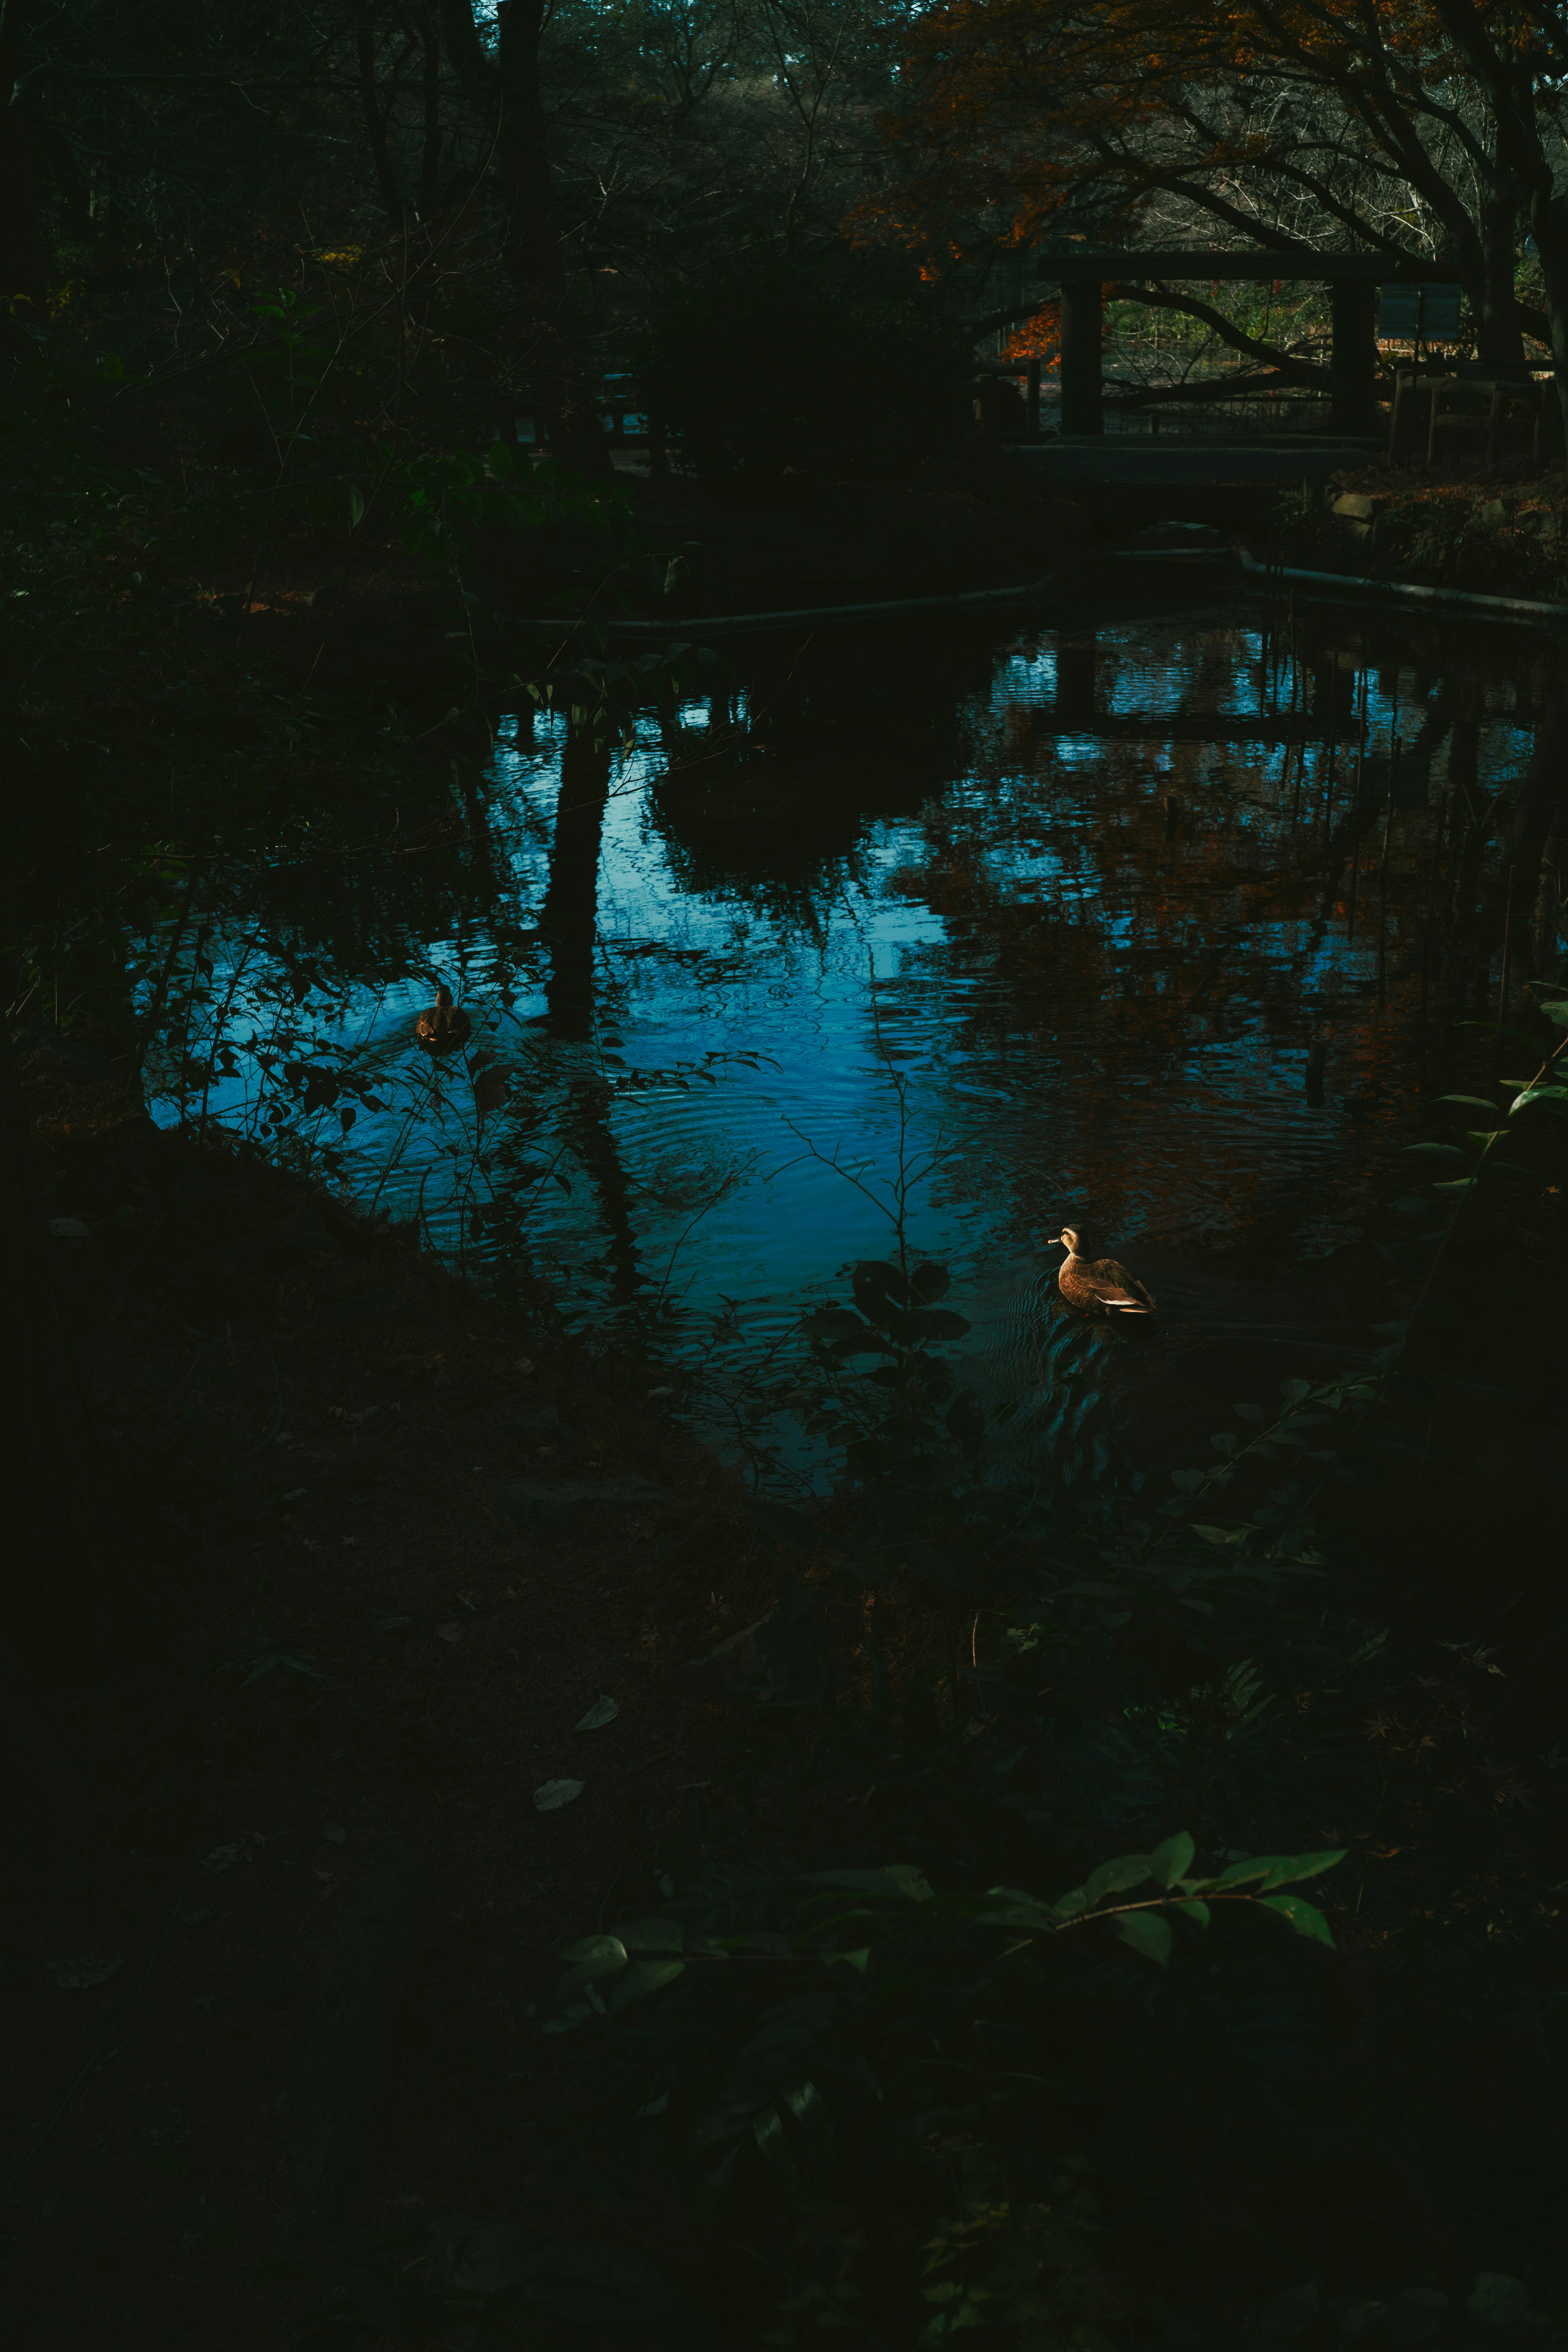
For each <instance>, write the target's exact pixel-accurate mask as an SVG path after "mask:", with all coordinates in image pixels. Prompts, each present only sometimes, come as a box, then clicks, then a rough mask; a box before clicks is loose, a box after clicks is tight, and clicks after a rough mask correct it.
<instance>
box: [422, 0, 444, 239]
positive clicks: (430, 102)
mask: <svg viewBox="0 0 1568 2352" xmlns="http://www.w3.org/2000/svg"><path fill="white" fill-rule="evenodd" d="M419 37H420V41H421V43H422V45H423V48H424V57H423V60H422V62H423V65H424V98H425V123H424V140H423V144H422V146H421V148H420V152H419V218H420V220H421V222H422V223H423V224H424V226H425V227H426V229H428V228H429V226H430V225H431V223H432V222H433V221H434V219H435V217H436V213H437V206H438V205H439V204H440V202H441V28H440V26H439V25H438V24H437V21H436V11H435V9H434V7H430V8H426V12H425V21H424V23H423V25H422V26H421V27H420V35H419Z"/></svg>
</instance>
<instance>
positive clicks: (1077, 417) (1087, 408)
mask: <svg viewBox="0 0 1568 2352" xmlns="http://www.w3.org/2000/svg"><path fill="white" fill-rule="evenodd" d="M1102 311H1103V303H1102V289H1101V286H1100V280H1099V278H1064V279H1063V281H1062V431H1063V433H1064V434H1068V433H1103V432H1104V430H1105V415H1104V410H1103V408H1102V406H1101V386H1100V321H1101V317H1102Z"/></svg>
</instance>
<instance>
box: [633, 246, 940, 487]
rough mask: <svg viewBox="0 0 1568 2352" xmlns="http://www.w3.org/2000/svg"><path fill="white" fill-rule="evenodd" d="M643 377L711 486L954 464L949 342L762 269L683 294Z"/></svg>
mask: <svg viewBox="0 0 1568 2352" xmlns="http://www.w3.org/2000/svg"><path fill="white" fill-rule="evenodd" d="M644 381H645V383H646V386H647V398H648V402H649V404H650V407H651V408H652V409H653V410H654V412H655V413H656V414H658V415H662V416H663V417H664V419H665V421H666V423H667V424H668V426H669V428H670V429H671V431H672V432H674V433H676V434H678V435H679V438H680V446H681V449H682V452H683V456H684V461H685V462H686V463H687V464H688V465H689V466H691V467H694V468H695V469H696V471H697V472H698V473H700V474H701V475H704V476H705V477H708V478H711V479H714V480H718V481H725V480H731V479H738V480H745V481H750V482H763V481H774V482H776V481H780V480H782V479H783V478H784V475H785V474H787V473H791V472H794V473H805V472H809V473H829V474H868V475H889V476H897V475H907V474H910V473H913V472H918V471H919V470H921V468H922V467H926V466H928V465H931V464H932V463H934V462H936V461H937V460H940V459H941V458H942V457H951V456H952V454H953V453H954V451H955V450H956V449H957V447H958V446H959V445H960V442H961V440H962V437H963V433H964V430H965V425H966V395H967V392H968V381H969V369H968V363H967V360H966V357H965V354H964V352H963V346H962V344H961V342H960V341H958V340H957V339H956V338H952V337H950V336H948V335H946V334H944V333H942V332H941V331H934V330H933V329H932V328H931V327H930V326H928V325H925V324H922V323H919V322H917V321H915V320H911V319H910V318H908V317H906V316H905V315H903V314H902V313H901V312H900V311H899V310H885V311H884V310H875V309H868V308H864V307H861V306H859V305H857V304H856V303H854V302H852V301H851V300H849V299H846V298H844V297H842V296H840V295H838V294H837V293H836V292H834V291H833V290H831V289H829V288H828V287H827V286H826V284H825V283H822V282H820V281H819V280H817V279H816V278H813V277H811V276H809V275H807V274H805V273H804V272H800V271H796V270H793V269H788V268H770V267H768V266H766V265H763V266H760V267H758V268H748V269H747V270H746V271H745V272H744V273H743V274H735V275H732V276H729V277H726V278H722V279H721V280H719V281H717V282H714V283H711V284H705V285H703V286H701V287H700V288H697V289H693V290H692V291H691V292H690V293H689V295H688V296H687V297H686V298H685V299H684V300H683V302H682V303H681V304H680V306H679V308H677V309H675V310H672V311H671V312H670V313H669V314H668V317H667V318H666V319H665V320H664V321H663V322H662V323H661V325H660V326H659V327H658V330H657V331H656V332H655V334H654V336H653V338H652V341H651V343H650V346H649V350H648V353H647V361H646V362H645V373H644Z"/></svg>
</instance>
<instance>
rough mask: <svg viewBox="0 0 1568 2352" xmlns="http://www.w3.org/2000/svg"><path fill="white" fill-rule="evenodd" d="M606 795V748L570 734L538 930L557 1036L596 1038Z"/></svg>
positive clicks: (557, 799)
mask: <svg viewBox="0 0 1568 2352" xmlns="http://www.w3.org/2000/svg"><path fill="white" fill-rule="evenodd" d="M609 794H610V754H609V749H608V746H607V745H605V744H600V743H595V741H594V740H593V738H592V736H590V735H587V734H579V733H577V732H575V731H574V732H573V733H572V734H570V735H568V737H567V739H566V748H565V750H564V751H563V754H562V759H561V785H560V790H559V792H558V793H557V795H556V803H555V839H554V843H553V845H552V848H551V853H550V880H549V883H548V885H547V887H546V889H545V893H544V905H543V908H542V911H541V917H540V926H539V927H540V929H541V930H542V933H543V934H544V940H545V943H546V945H547V946H548V948H549V950H550V978H549V980H548V981H547V982H546V983H545V989H544V994H545V1001H546V1003H548V1004H549V1007H550V1025H551V1027H552V1029H553V1030H554V1032H555V1034H556V1035H557V1036H558V1037H576V1038H584V1037H591V1036H592V1035H593V1034H594V996H595V989H594V960H595V956H596V954H597V952H598V945H599V845H600V839H601V836H602V835H603V832H604V825H605V807H606V806H607V804H608V802H609Z"/></svg>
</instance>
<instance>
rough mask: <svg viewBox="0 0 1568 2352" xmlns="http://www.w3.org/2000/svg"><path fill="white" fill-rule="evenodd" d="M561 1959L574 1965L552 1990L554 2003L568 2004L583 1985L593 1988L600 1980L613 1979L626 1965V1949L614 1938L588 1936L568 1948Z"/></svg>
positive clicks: (618, 1939)
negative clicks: (560, 2001) (566, 2002)
mask: <svg viewBox="0 0 1568 2352" xmlns="http://www.w3.org/2000/svg"><path fill="white" fill-rule="evenodd" d="M561 1957H562V1958H563V1959H566V1960H571V1961H573V1962H574V1966H573V1967H572V1968H570V1969H567V1971H566V1974H565V1975H564V1976H563V1978H562V1979H561V1981H560V1983H559V1984H558V1985H557V1986H556V1988H555V1998H556V2000H571V1999H572V1996H573V1995H574V1993H579V1992H581V1991H582V1990H583V1988H584V1985H591V1984H597V1983H598V1981H599V1979H600V1978H601V1977H613V1976H614V1975H615V1974H616V1971H617V1970H618V1969H624V1968H625V1967H626V1946H625V1945H624V1944H623V1943H622V1941H621V1939H620V1937H618V1936H589V1937H586V1938H585V1939H584V1942H582V1943H580V1944H570V1945H568V1946H567V1948H566V1950H565V1951H564V1952H563V1954H562V1956H561Z"/></svg>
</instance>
